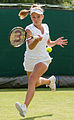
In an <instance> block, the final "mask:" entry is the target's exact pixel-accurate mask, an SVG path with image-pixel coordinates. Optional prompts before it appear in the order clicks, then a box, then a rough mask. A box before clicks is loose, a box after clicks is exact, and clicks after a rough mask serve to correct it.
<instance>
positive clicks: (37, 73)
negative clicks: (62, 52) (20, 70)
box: [31, 62, 48, 78]
mask: <svg viewBox="0 0 74 120" xmlns="http://www.w3.org/2000/svg"><path fill="white" fill-rule="evenodd" d="M47 69H48V67H47V65H45V64H44V63H42V62H40V63H38V64H36V65H35V67H34V70H33V72H32V73H31V75H32V76H33V77H34V78H40V77H41V76H42V75H43V74H44V73H45V72H46V71H47Z"/></svg>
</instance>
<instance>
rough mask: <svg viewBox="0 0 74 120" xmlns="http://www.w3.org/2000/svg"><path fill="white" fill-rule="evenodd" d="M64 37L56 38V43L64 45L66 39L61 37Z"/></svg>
mask: <svg viewBox="0 0 74 120" xmlns="http://www.w3.org/2000/svg"><path fill="white" fill-rule="evenodd" d="M63 38H64V37H60V38H58V39H57V40H56V44H57V45H60V46H61V47H63V48H64V45H67V43H68V41H67V39H63Z"/></svg>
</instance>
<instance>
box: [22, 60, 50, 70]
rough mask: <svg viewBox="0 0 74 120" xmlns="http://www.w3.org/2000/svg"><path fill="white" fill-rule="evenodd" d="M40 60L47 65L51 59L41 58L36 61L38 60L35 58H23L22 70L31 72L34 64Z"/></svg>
mask: <svg viewBox="0 0 74 120" xmlns="http://www.w3.org/2000/svg"><path fill="white" fill-rule="evenodd" d="M40 62H42V63H44V64H45V65H46V66H47V67H48V66H49V64H50V63H51V62H52V59H50V60H45V61H43V60H42V61H41V60H40V61H38V60H35V59H30V60H24V62H23V66H24V70H25V71H28V72H32V71H33V69H34V67H35V65H36V64H38V63H40Z"/></svg>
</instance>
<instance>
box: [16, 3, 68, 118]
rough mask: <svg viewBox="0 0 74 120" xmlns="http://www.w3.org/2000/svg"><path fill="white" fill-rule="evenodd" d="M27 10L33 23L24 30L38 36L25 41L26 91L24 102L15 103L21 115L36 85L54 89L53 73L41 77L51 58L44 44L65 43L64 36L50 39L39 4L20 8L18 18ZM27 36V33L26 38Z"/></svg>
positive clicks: (24, 14)
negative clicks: (28, 8) (47, 77)
mask: <svg viewBox="0 0 74 120" xmlns="http://www.w3.org/2000/svg"><path fill="white" fill-rule="evenodd" d="M29 12H30V16H31V20H32V22H33V23H32V24H30V25H28V26H27V27H26V32H27V33H29V34H30V35H32V36H38V38H37V39H31V40H28V41H27V42H26V52H25V57H24V63H23V65H24V69H25V70H26V72H27V76H28V78H29V80H28V91H27V95H26V99H25V102H24V104H23V105H21V104H20V103H19V102H16V104H15V105H16V108H17V110H18V111H19V114H20V115H21V116H23V117H25V114H26V111H27V108H28V106H29V104H30V102H31V100H32V98H33V96H34V93H35V88H36V87H38V86H40V85H44V84H46V85H49V87H50V88H51V90H52V91H55V90H56V84H55V82H56V78H55V76H54V75H52V76H51V77H50V78H49V79H46V78H43V77H41V76H42V75H43V74H44V73H45V72H46V71H47V69H48V66H49V64H50V63H51V61H52V58H51V57H50V56H49V54H48V53H47V52H46V46H49V47H53V46H55V45H60V46H61V47H64V45H67V39H64V40H63V38H64V37H60V38H58V39H57V40H55V41H51V40H50V36H49V28H48V25H47V24H43V23H42V20H43V19H44V15H43V12H44V11H43V9H42V7H41V6H39V5H37V4H34V5H32V7H31V8H30V10H21V11H20V13H19V16H20V18H21V19H24V18H25V16H27V14H28V13H29ZM29 37H30V36H29V35H28V36H27V38H29Z"/></svg>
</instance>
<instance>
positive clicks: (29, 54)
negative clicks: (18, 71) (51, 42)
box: [23, 24, 52, 72]
mask: <svg viewBox="0 0 74 120" xmlns="http://www.w3.org/2000/svg"><path fill="white" fill-rule="evenodd" d="M42 26H43V28H44V34H42V33H41V31H40V30H39V29H38V28H36V27H35V26H34V24H30V25H28V26H27V27H26V29H29V30H30V31H31V32H32V34H33V35H35V36H36V35H41V36H42V37H43V38H42V40H41V41H39V43H38V44H37V45H36V47H35V48H34V49H32V50H30V49H29V47H28V43H27V42H26V51H25V54H24V63H23V65H24V69H25V70H26V71H28V72H32V71H33V69H34V66H35V65H36V64H37V63H40V62H43V63H44V64H46V65H47V66H48V65H49V64H50V63H51V61H52V58H51V57H50V56H49V53H47V51H46V43H47V40H48V39H49V28H48V26H47V24H42Z"/></svg>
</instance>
